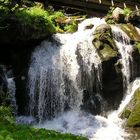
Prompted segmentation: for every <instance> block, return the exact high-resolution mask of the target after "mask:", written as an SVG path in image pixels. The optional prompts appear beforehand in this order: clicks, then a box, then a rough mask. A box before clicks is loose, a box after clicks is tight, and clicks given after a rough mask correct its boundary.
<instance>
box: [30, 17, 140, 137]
mask: <svg viewBox="0 0 140 140" xmlns="http://www.w3.org/2000/svg"><path fill="white" fill-rule="evenodd" d="M103 23H105V22H104V20H101V19H99V18H93V19H87V20H85V21H84V22H82V23H81V24H80V25H79V28H78V31H77V32H76V33H74V34H56V35H54V36H53V39H51V40H49V41H44V42H43V43H42V44H41V45H40V46H38V47H37V48H36V49H35V51H34V52H33V54H32V58H31V65H30V67H29V73H28V76H29V82H28V89H29V97H30V101H29V112H30V115H31V116H33V117H35V118H37V119H38V121H39V122H40V123H39V125H36V126H35V127H43V128H47V129H53V130H57V131H60V132H71V133H73V134H77V135H79V134H80V135H84V136H87V137H88V138H89V139H91V140H124V139H125V137H128V135H127V134H126V133H125V132H124V130H123V129H122V127H121V126H122V123H123V121H122V120H121V119H120V118H119V117H118V115H119V113H120V112H121V111H122V110H123V108H124V106H125V105H126V104H127V103H128V102H129V101H130V99H131V96H132V95H133V93H134V90H135V89H136V88H137V87H139V86H140V80H136V81H134V83H132V84H129V83H130V77H131V70H129V69H131V66H130V62H131V61H132V59H131V53H132V46H131V45H130V42H129V41H130V40H129V38H128V36H126V34H125V33H124V32H123V31H121V30H120V29H119V28H117V27H115V26H112V31H113V36H114V39H115V42H116V45H117V47H118V50H119V52H120V54H121V61H122V66H123V70H122V72H123V76H124V87H127V89H129V90H127V93H129V94H128V96H126V98H125V99H124V100H123V101H122V103H121V105H120V107H119V109H118V110H117V111H113V112H112V113H109V115H108V116H107V118H105V117H102V116H93V115H91V114H89V113H88V111H87V110H86V112H85V111H83V110H81V109H80V108H82V106H83V105H82V104H83V100H86V99H84V96H86V95H88V94H89V93H92V94H93V95H94V98H95V97H96V98H95V100H92V99H94V98H91V97H90V99H91V104H92V105H94V107H93V106H91V107H92V110H94V109H96V107H97V105H98V103H99V102H102V101H101V100H102V98H101V97H100V92H101V91H102V65H101V60H100V58H99V56H98V53H97V52H96V49H95V48H94V46H93V44H92V39H93V32H94V30H95V28H96V27H97V26H98V25H100V24H103ZM91 24H94V27H93V28H92V29H86V26H88V25H91ZM116 29H117V30H116ZM120 36H121V38H120ZM54 40H55V41H54ZM94 93H95V94H94ZM130 93H131V94H130ZM84 94H85V95H84ZM85 98H86V97H85ZM97 99H98V102H97ZM85 102H86V101H85ZM95 102H97V104H96V103H95ZM85 104H88V102H86V103H85ZM91 104H89V105H91ZM97 108H98V107H97ZM98 109H99V108H98ZM43 120H46V121H44V122H43V124H42V123H41V122H42V121H43ZM126 139H127V138H126Z"/></svg>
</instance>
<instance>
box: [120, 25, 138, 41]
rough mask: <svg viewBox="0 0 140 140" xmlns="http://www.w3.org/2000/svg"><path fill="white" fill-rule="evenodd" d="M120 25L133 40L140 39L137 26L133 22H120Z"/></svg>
mask: <svg viewBox="0 0 140 140" xmlns="http://www.w3.org/2000/svg"><path fill="white" fill-rule="evenodd" d="M119 27H120V28H121V29H122V30H123V31H124V32H125V33H126V34H127V35H128V36H129V37H130V39H131V40H133V41H139V40H140V35H139V33H138V31H137V30H136V27H135V26H133V25H132V24H120V25H119Z"/></svg>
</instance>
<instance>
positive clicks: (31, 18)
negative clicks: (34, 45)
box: [0, 7, 55, 44]
mask: <svg viewBox="0 0 140 140" xmlns="http://www.w3.org/2000/svg"><path fill="white" fill-rule="evenodd" d="M39 12H40V13H39ZM47 16H48V14H47V12H45V11H43V10H42V9H39V8H37V7H30V8H27V9H26V8H25V9H19V10H17V11H15V13H13V14H11V15H10V14H7V15H5V16H3V15H1V16H0V20H1V22H0V36H1V37H0V41H1V42H4V43H9V44H16V43H17V42H20V41H22V42H26V41H30V40H43V39H44V38H46V37H48V36H49V35H51V34H53V33H55V27H54V25H53V24H52V22H51V21H50V19H49V18H48V17H47Z"/></svg>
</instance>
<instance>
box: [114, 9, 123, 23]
mask: <svg viewBox="0 0 140 140" xmlns="http://www.w3.org/2000/svg"><path fill="white" fill-rule="evenodd" d="M112 16H113V19H114V21H115V22H117V23H124V18H125V15H124V11H123V10H122V9H121V8H119V7H117V8H115V10H114V11H113V12H112Z"/></svg>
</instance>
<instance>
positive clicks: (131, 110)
mask: <svg viewBox="0 0 140 140" xmlns="http://www.w3.org/2000/svg"><path fill="white" fill-rule="evenodd" d="M120 116H121V118H123V119H124V118H126V119H127V120H126V125H127V126H131V127H134V126H140V88H138V89H137V90H136V91H135V93H134V96H133V98H132V99H131V101H130V102H129V103H128V105H127V106H126V107H125V109H124V110H123V112H122V114H121V115H120Z"/></svg>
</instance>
